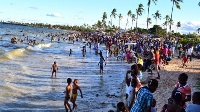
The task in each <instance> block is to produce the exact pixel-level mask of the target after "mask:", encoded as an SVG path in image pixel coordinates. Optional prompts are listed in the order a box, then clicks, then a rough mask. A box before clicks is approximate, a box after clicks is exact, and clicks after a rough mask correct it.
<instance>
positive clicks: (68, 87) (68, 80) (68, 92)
mask: <svg viewBox="0 0 200 112" xmlns="http://www.w3.org/2000/svg"><path fill="white" fill-rule="evenodd" d="M71 82H72V79H71V78H68V79H67V83H68V85H67V87H66V90H65V91H64V93H65V94H66V95H65V100H64V106H65V110H66V112H68V108H69V110H70V112H72V108H71V106H70V105H69V102H68V101H69V99H70V96H71V92H72V89H73V86H72V84H71Z"/></svg>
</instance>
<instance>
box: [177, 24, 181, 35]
mask: <svg viewBox="0 0 200 112" xmlns="http://www.w3.org/2000/svg"><path fill="white" fill-rule="evenodd" d="M176 27H177V30H178V28H180V27H181V22H180V21H179V22H177V25H176ZM177 30H176V33H177Z"/></svg>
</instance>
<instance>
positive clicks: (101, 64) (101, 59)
mask: <svg viewBox="0 0 200 112" xmlns="http://www.w3.org/2000/svg"><path fill="white" fill-rule="evenodd" d="M100 66H103V58H100Z"/></svg>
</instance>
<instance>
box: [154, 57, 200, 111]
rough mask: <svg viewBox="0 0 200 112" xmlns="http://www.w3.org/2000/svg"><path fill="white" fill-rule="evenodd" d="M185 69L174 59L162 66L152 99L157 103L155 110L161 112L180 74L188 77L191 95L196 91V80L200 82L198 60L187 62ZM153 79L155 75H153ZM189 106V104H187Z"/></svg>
mask: <svg viewBox="0 0 200 112" xmlns="http://www.w3.org/2000/svg"><path fill="white" fill-rule="evenodd" d="M187 65H188V66H187V67H184V68H183V67H182V60H181V59H178V58H174V59H172V60H171V61H170V62H169V65H166V66H162V70H161V71H160V75H161V78H160V80H158V82H159V86H158V88H157V90H156V92H154V93H153V96H154V98H155V99H156V101H157V105H156V107H157V110H158V112H160V111H161V109H162V107H163V105H164V104H166V103H167V99H168V98H169V97H170V96H171V92H172V90H173V89H174V86H175V84H176V83H177V82H178V76H179V74H181V73H186V74H187V75H188V84H189V86H190V87H191V89H192V93H194V92H196V91H200V90H198V88H197V87H195V86H196V83H197V80H200V60H199V59H194V58H193V60H192V61H191V62H190V61H188V64H187ZM154 76H155V77H156V76H157V74H155V75H154ZM188 104H191V102H188Z"/></svg>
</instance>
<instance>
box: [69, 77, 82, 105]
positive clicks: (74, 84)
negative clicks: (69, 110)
mask: <svg viewBox="0 0 200 112" xmlns="http://www.w3.org/2000/svg"><path fill="white" fill-rule="evenodd" d="M77 90H79V91H80V93H81V98H83V94H82V91H81V88H80V87H79V86H78V79H74V83H73V89H72V95H71V102H72V103H73V109H74V108H76V107H77V105H76V103H75V102H76V99H77V97H78V92H77Z"/></svg>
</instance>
